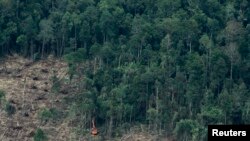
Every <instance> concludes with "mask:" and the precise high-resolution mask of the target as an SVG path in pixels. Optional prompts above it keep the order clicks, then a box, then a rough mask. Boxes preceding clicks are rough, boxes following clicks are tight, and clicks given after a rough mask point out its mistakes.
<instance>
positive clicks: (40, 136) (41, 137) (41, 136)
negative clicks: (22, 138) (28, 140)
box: [34, 128, 48, 141]
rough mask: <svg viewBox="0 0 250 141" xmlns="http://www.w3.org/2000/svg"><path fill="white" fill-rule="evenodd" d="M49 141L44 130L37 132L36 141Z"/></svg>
mask: <svg viewBox="0 0 250 141" xmlns="http://www.w3.org/2000/svg"><path fill="white" fill-rule="evenodd" d="M47 140H48V138H47V136H46V135H45V133H44V132H43V130H42V129H40V128H38V129H37V130H36V133H35V135H34V141H47Z"/></svg>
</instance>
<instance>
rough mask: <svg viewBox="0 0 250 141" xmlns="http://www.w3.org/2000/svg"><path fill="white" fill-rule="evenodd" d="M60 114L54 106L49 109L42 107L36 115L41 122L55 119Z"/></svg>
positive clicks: (58, 117) (57, 118)
mask: <svg viewBox="0 0 250 141" xmlns="http://www.w3.org/2000/svg"><path fill="white" fill-rule="evenodd" d="M61 114H62V113H61V112H60V111H58V110H57V109H55V108H51V109H47V108H44V109H42V110H41V111H40V112H39V113H38V117H39V119H40V120H41V121H43V122H47V121H56V120H59V119H60V118H61V117H62V115H61Z"/></svg>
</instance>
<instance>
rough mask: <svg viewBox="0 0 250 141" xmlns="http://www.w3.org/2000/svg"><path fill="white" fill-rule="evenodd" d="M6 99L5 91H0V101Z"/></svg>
mask: <svg viewBox="0 0 250 141" xmlns="http://www.w3.org/2000/svg"><path fill="white" fill-rule="evenodd" d="M4 97H5V92H4V91H3V90H0V100H2V99H3V98H4Z"/></svg>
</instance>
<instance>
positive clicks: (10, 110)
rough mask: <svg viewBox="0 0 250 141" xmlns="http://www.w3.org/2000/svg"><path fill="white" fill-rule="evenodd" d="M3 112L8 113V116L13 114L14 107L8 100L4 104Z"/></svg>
mask: <svg viewBox="0 0 250 141" xmlns="http://www.w3.org/2000/svg"><path fill="white" fill-rule="evenodd" d="M5 112H6V113H7V114H8V116H12V115H13V114H15V112H16V108H15V107H14V106H13V105H12V104H11V103H10V102H7V103H6V105H5Z"/></svg>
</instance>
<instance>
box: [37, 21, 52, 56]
mask: <svg viewBox="0 0 250 141" xmlns="http://www.w3.org/2000/svg"><path fill="white" fill-rule="evenodd" d="M52 24H53V23H52V21H51V20H41V21H40V24H39V26H40V33H39V34H38V37H39V38H40V39H41V40H42V57H44V49H45V45H46V44H47V43H49V42H50V41H51V40H52V39H53V28H52Z"/></svg>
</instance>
